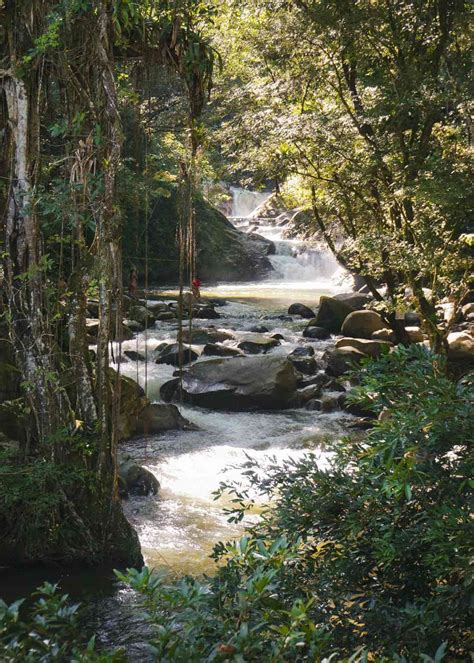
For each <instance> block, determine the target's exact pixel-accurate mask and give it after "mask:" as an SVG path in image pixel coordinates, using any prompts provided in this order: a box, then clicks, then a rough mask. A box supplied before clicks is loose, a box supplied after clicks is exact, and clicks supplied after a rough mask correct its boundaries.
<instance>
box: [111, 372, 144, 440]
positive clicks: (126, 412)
mask: <svg viewBox="0 0 474 663" xmlns="http://www.w3.org/2000/svg"><path fill="white" fill-rule="evenodd" d="M116 376H117V373H116V371H115V370H114V369H113V368H109V385H110V389H111V391H113V390H114V388H115V380H116V379H117V378H116ZM147 405H148V399H147V398H146V396H145V391H144V390H143V388H142V387H140V385H139V384H138V383H137V382H135V380H132V378H129V377H126V376H125V375H121V376H120V415H119V424H118V436H119V439H121V440H125V439H127V438H129V437H132V436H133V435H134V434H135V425H136V424H135V421H136V418H137V416H138V415H139V414H140V412H142V411H143V410H144V409H145V408H146V406H147Z"/></svg>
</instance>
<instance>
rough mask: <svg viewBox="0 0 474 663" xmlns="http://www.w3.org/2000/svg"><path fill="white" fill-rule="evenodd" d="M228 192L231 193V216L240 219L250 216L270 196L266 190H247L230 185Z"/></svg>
mask: <svg viewBox="0 0 474 663" xmlns="http://www.w3.org/2000/svg"><path fill="white" fill-rule="evenodd" d="M230 192H231V194H232V214H231V216H233V217H238V218H241V219H243V218H246V217H248V216H250V215H251V214H252V212H253V211H254V210H256V209H257V207H260V205H262V204H263V203H264V202H265V201H266V200H267V198H269V196H270V193H269V192H268V191H267V192H265V191H263V192H262V191H249V190H248V189H242V188H240V187H237V186H231V187H230Z"/></svg>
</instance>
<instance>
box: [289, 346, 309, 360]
mask: <svg viewBox="0 0 474 663" xmlns="http://www.w3.org/2000/svg"><path fill="white" fill-rule="evenodd" d="M288 357H314V348H313V346H311V345H300V347H299V348H295V349H294V350H293V352H290V354H289V355H288Z"/></svg>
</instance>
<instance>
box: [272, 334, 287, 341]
mask: <svg viewBox="0 0 474 663" xmlns="http://www.w3.org/2000/svg"><path fill="white" fill-rule="evenodd" d="M270 338H274V339H275V340H277V341H284V340H285V337H284V336H283V335H282V334H272V335H271V336H270Z"/></svg>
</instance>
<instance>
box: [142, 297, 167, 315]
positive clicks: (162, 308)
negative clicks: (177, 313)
mask: <svg viewBox="0 0 474 663" xmlns="http://www.w3.org/2000/svg"><path fill="white" fill-rule="evenodd" d="M146 307H147V309H148V310H149V311H151V312H152V313H153V315H158V313H169V312H170V310H171V309H170V307H169V304H167V303H166V302H162V301H150V300H148V301H147V303H146Z"/></svg>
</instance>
